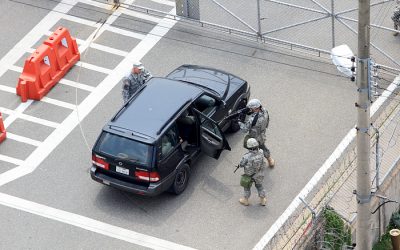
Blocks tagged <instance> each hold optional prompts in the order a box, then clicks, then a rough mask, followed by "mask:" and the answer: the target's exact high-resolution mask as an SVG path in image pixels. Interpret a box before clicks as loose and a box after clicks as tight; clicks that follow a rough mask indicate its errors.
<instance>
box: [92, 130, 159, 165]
mask: <svg viewBox="0 0 400 250" xmlns="http://www.w3.org/2000/svg"><path fill="white" fill-rule="evenodd" d="M152 149H153V147H152V146H151V145H148V144H144V143H141V142H138V141H135V140H131V139H128V138H125V137H122V136H118V135H114V134H110V133H107V132H104V133H103V134H102V136H101V137H100V140H99V142H98V150H99V152H100V153H103V154H106V155H109V156H111V157H115V158H116V159H120V160H126V161H129V162H131V163H135V164H141V165H146V166H149V165H150V164H149V163H150V160H151V156H152V155H151V154H152Z"/></svg>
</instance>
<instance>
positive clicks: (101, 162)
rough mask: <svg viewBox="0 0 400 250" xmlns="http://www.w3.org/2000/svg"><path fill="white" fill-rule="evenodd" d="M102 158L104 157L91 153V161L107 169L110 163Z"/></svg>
mask: <svg viewBox="0 0 400 250" xmlns="http://www.w3.org/2000/svg"><path fill="white" fill-rule="evenodd" d="M104 159H105V158H104V157H101V156H98V155H96V154H93V155H92V163H93V164H94V165H96V166H98V167H100V168H104V169H106V170H109V168H110V164H108V163H107V162H106V161H105V160H104Z"/></svg>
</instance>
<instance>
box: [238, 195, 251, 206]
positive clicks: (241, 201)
mask: <svg viewBox="0 0 400 250" xmlns="http://www.w3.org/2000/svg"><path fill="white" fill-rule="evenodd" d="M239 202H240V204H242V205H244V206H248V205H249V199H247V198H246V197H243V198H240V199H239Z"/></svg>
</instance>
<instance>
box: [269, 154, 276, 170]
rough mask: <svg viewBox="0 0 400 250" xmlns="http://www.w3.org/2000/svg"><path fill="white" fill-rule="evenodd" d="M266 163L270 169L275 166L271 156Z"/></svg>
mask: <svg viewBox="0 0 400 250" xmlns="http://www.w3.org/2000/svg"><path fill="white" fill-rule="evenodd" d="M267 161H268V166H269V167H270V168H273V167H274V166H275V160H274V159H272V157H271V156H270V157H268V158H267Z"/></svg>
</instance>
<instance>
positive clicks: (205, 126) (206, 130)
mask: <svg viewBox="0 0 400 250" xmlns="http://www.w3.org/2000/svg"><path fill="white" fill-rule="evenodd" d="M193 110H194V111H195V112H196V114H197V115H198V117H199V121H200V146H201V151H202V152H204V153H205V154H206V155H208V156H210V157H213V158H215V159H218V158H219V156H220V155H221V152H222V150H224V149H227V150H231V147H230V146H229V144H228V141H227V140H226V138H225V135H224V134H223V132H222V130H221V128H220V127H219V126H218V124H217V123H216V122H215V121H213V120H212V119H210V118H208V117H207V116H205V115H204V114H202V113H201V112H200V111H198V110H196V109H193Z"/></svg>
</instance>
